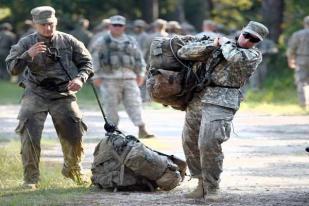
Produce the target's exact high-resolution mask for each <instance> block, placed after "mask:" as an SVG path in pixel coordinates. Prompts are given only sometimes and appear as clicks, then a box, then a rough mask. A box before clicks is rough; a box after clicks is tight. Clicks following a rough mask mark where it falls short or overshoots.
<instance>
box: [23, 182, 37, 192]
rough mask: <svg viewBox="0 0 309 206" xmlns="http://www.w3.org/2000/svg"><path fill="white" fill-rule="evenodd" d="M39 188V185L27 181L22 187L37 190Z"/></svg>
mask: <svg viewBox="0 0 309 206" xmlns="http://www.w3.org/2000/svg"><path fill="white" fill-rule="evenodd" d="M37 187H38V185H37V183H33V182H27V181H24V182H23V184H22V185H21V188H22V189H30V190H35V189H37Z"/></svg>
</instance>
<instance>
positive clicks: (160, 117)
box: [0, 106, 309, 206]
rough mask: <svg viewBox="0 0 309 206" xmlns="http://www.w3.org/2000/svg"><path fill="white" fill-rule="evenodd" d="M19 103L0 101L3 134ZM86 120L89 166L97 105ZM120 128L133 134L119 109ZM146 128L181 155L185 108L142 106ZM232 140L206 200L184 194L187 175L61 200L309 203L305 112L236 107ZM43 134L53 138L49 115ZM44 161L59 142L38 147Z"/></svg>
mask: <svg viewBox="0 0 309 206" xmlns="http://www.w3.org/2000/svg"><path fill="white" fill-rule="evenodd" d="M17 111H18V107H17V106H0V124H1V125H2V128H1V129H0V135H1V136H9V137H14V136H15V134H14V133H13V131H14V127H15V126H16V124H17V121H16V115H17ZM83 112H84V120H85V122H86V123H87V124H88V126H89V131H88V133H87V136H86V137H85V139H86V145H85V155H86V156H85V160H84V162H83V165H84V167H85V168H86V169H89V168H90V166H91V162H92V152H93V149H94V147H95V145H96V142H97V141H98V140H99V138H100V137H102V136H103V135H104V130H103V123H102V117H101V116H100V113H99V112H98V111H95V110H88V109H87V110H86V109H83ZM120 116H121V124H120V126H119V128H120V129H122V128H125V132H126V133H127V134H133V135H135V134H136V128H135V127H134V126H133V125H132V123H131V122H130V121H129V119H128V117H127V116H126V114H125V113H123V112H121V113H120ZM144 116H145V120H146V122H147V126H148V128H150V129H151V130H152V131H153V132H154V133H155V134H156V135H157V137H156V138H155V139H152V140H145V141H144V143H145V144H147V145H149V146H150V147H152V148H154V149H157V150H160V151H162V152H165V153H169V154H176V155H178V156H180V157H183V156H184V155H183V151H182V146H181V129H182V124H183V118H184V113H183V112H177V111H173V110H146V111H145V113H144ZM233 125H234V131H233V134H232V137H231V138H230V140H228V141H227V142H225V143H224V144H223V151H224V154H225V160H224V172H223V173H222V178H221V184H220V191H219V193H218V194H217V195H211V196H209V197H208V198H207V199H206V201H203V200H194V199H186V198H184V197H183V194H185V193H187V192H189V191H190V190H192V189H193V188H194V186H195V185H196V183H197V182H196V180H190V181H189V178H186V179H185V180H184V182H182V184H181V185H180V186H179V187H177V188H175V189H174V190H172V191H170V192H163V191H158V192H154V193H133V192H130V193H128V192H117V193H112V192H103V191H97V190H93V191H92V192H90V193H89V194H87V195H84V196H80V197H78V198H77V199H75V200H74V202H70V203H64V205H125V206H128V205H171V206H172V205H223V206H225V205H226V206H227V205H253V206H258V205H263V206H264V205H278V206H279V205H280V206H281V205H287V206H291V205H293V206H294V205H295V206H296V205H299V206H306V205H308V206H309V153H306V152H305V147H306V146H309V126H308V125H309V117H308V116H271V115H265V114H249V113H244V112H238V113H237V114H236V116H235V120H234V123H233ZM44 137H46V138H54V137H55V131H54V129H53V128H52V124H51V122H50V118H49V119H48V122H46V125H45V132H44ZM42 160H43V161H44V160H45V161H62V155H61V148H60V147H59V146H57V147H55V148H54V149H52V150H45V151H42Z"/></svg>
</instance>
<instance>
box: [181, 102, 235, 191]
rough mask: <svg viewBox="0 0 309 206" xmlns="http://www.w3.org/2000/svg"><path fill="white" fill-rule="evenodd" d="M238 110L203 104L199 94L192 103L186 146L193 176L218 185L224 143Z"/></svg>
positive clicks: (184, 137)
mask: <svg viewBox="0 0 309 206" xmlns="http://www.w3.org/2000/svg"><path fill="white" fill-rule="evenodd" d="M234 114H235V110H233V109H230V108H225V107H221V106H217V105H212V104H202V103H201V99H200V98H199V97H195V98H194V99H193V100H192V102H191V103H190V104H189V106H188V108H187V111H186V117H185V125H184V129H183V133H182V143H183V149H184V153H185V156H186V160H187V163H188V167H189V170H190V173H191V175H192V177H194V178H203V181H204V182H205V184H206V185H207V186H211V187H218V185H219V182H220V174H221V172H222V164H223V158H224V156H223V152H222V148H221V144H222V143H223V142H224V141H226V140H228V139H229V137H230V132H231V122H232V120H233V117H234Z"/></svg>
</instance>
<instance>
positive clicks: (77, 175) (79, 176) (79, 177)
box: [62, 170, 89, 185]
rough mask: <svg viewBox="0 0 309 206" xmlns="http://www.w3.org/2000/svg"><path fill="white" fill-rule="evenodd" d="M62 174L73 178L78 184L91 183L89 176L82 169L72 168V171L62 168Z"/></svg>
mask: <svg viewBox="0 0 309 206" xmlns="http://www.w3.org/2000/svg"><path fill="white" fill-rule="evenodd" d="M62 175H63V176H65V177H66V178H70V179H72V180H73V181H74V182H75V183H76V184H77V185H87V184H88V183H89V178H88V177H87V176H86V175H85V174H83V173H82V172H81V171H74V170H71V171H70V172H66V171H65V170H62Z"/></svg>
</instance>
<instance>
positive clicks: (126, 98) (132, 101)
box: [123, 80, 144, 126]
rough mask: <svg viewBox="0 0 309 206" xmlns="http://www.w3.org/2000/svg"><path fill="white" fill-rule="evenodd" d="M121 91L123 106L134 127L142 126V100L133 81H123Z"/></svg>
mask: <svg viewBox="0 0 309 206" xmlns="http://www.w3.org/2000/svg"><path fill="white" fill-rule="evenodd" d="M123 89H124V91H123V105H124V107H125V110H126V112H127V113H128V116H129V117H130V119H131V121H132V122H133V124H134V125H135V126H140V125H143V124H144V121H143V119H142V98H141V93H140V90H139V88H138V86H137V83H136V81H135V80H125V81H124V88H123Z"/></svg>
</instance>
